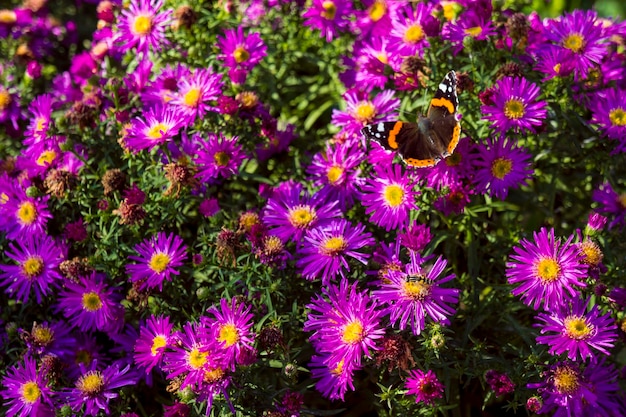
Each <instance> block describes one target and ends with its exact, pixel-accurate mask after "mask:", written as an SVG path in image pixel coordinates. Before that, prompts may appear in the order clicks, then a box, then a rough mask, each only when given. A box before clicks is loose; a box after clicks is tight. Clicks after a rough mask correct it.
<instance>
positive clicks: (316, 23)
mask: <svg viewBox="0 0 626 417" xmlns="http://www.w3.org/2000/svg"><path fill="white" fill-rule="evenodd" d="M352 13H353V10H352V3H351V2H348V1H342V0H313V3H312V4H311V5H310V6H309V8H308V9H307V10H306V11H305V12H304V14H303V15H302V17H303V18H304V26H309V27H311V28H314V29H319V30H320V31H321V35H322V37H323V38H326V42H330V41H332V40H333V38H334V37H335V36H336V35H337V34H338V33H339V32H340V31H343V30H346V29H347V28H348V26H349V24H350V22H349V20H348V18H349V16H350V15H351V14H352Z"/></svg>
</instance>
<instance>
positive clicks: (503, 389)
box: [485, 369, 515, 397]
mask: <svg viewBox="0 0 626 417" xmlns="http://www.w3.org/2000/svg"><path fill="white" fill-rule="evenodd" d="M485 382H487V384H489V388H491V389H492V390H493V392H494V393H495V394H496V396H498V397H499V396H501V395H506V394H510V393H512V392H514V391H515V384H514V383H513V381H511V378H509V376H508V375H507V374H505V373H502V372H498V371H496V370H494V369H490V370H488V371H487V373H486V374H485Z"/></svg>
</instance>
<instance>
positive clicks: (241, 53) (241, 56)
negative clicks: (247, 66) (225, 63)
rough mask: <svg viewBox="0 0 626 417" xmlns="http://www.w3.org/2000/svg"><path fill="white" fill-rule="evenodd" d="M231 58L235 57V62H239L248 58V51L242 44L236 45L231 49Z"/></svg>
mask: <svg viewBox="0 0 626 417" xmlns="http://www.w3.org/2000/svg"><path fill="white" fill-rule="evenodd" d="M233 58H235V62H237V63H238V64H241V63H242V62H245V61H247V60H248V59H249V58H250V52H248V51H246V48H244V47H243V46H238V47H237V48H235V50H234V51H233Z"/></svg>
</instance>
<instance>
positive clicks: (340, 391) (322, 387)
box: [309, 355, 361, 401]
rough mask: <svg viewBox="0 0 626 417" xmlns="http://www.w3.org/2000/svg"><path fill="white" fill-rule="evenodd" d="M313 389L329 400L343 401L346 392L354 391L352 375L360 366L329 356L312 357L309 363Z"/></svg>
mask: <svg viewBox="0 0 626 417" xmlns="http://www.w3.org/2000/svg"><path fill="white" fill-rule="evenodd" d="M309 368H310V369H311V376H312V377H313V379H315V380H317V382H316V383H315V389H317V390H318V391H319V392H321V393H322V395H323V396H324V397H326V398H328V399H331V400H341V401H343V399H344V396H345V395H346V392H348V390H352V391H354V373H355V372H356V371H358V370H360V369H361V366H359V365H356V364H354V363H350V362H347V361H346V360H344V359H340V360H337V359H334V357H330V356H329V355H313V356H312V357H311V362H310V363H309Z"/></svg>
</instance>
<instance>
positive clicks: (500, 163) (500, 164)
mask: <svg viewBox="0 0 626 417" xmlns="http://www.w3.org/2000/svg"><path fill="white" fill-rule="evenodd" d="M512 170H513V161H511V160H510V159H506V158H497V159H496V160H494V161H493V163H492V164H491V175H493V176H494V177H495V178H497V179H499V180H501V179H502V178H504V177H506V176H507V175H509V173H510V172H511V171H512Z"/></svg>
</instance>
